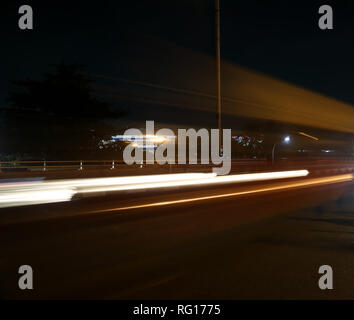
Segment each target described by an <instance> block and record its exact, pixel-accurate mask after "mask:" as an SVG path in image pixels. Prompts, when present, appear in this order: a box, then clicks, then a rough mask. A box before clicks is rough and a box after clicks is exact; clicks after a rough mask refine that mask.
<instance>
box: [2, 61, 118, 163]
mask: <svg viewBox="0 0 354 320" xmlns="http://www.w3.org/2000/svg"><path fill="white" fill-rule="evenodd" d="M80 68H81V67H80V66H78V65H65V64H60V65H56V66H55V72H54V73H46V74H44V75H43V79H42V80H34V79H29V78H28V79H25V80H20V81H15V82H14V84H15V85H16V86H17V87H18V88H19V90H18V91H14V92H10V93H9V102H10V107H9V108H8V109H7V110H6V125H5V127H6V130H5V135H6V136H7V139H8V140H7V141H8V143H7V148H5V149H6V150H7V151H8V152H10V153H14V152H16V153H18V152H22V153H27V154H28V153H30V154H32V157H42V158H47V159H48V158H55V159H63V158H65V159H68V158H71V159H73V160H75V159H80V158H84V157H86V158H87V157H91V158H94V157H95V156H97V154H98V152H99V148H98V143H99V141H100V140H102V139H105V138H108V137H110V136H111V135H112V134H114V133H115V128H113V127H112V126H110V125H108V124H106V123H105V122H104V120H105V119H108V118H109V119H112V118H117V117H120V116H122V114H123V112H122V111H118V112H117V111H112V110H111V108H110V105H109V104H108V103H106V102H102V101H99V100H97V98H95V97H94V94H93V89H92V86H91V83H90V80H89V79H88V78H87V77H86V76H85V75H84V74H83V73H81V72H80ZM3 129H4V128H3ZM3 131H4V130H3Z"/></svg>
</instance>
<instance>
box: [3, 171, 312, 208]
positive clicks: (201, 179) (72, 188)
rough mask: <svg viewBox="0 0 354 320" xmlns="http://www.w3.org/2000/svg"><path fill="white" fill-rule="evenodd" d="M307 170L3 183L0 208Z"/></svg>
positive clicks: (302, 173)
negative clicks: (99, 193) (79, 196)
mask: <svg viewBox="0 0 354 320" xmlns="http://www.w3.org/2000/svg"><path fill="white" fill-rule="evenodd" d="M308 173H309V172H308V171H307V170H293V171H280V172H264V173H251V174H240V175H230V176H216V175H215V174H214V173H182V174H166V175H150V176H135V177H114V178H94V179H68V180H59V181H36V182H22V183H3V184H1V185H0V190H1V193H2V194H1V195H0V207H13V206H21V205H30V204H41V203H50V202H62V201H70V200H71V199H72V197H73V195H74V194H90V193H91V194H92V193H93V192H95V193H97V192H106V191H123V190H140V189H152V188H168V187H178V186H190V185H201V184H215V183H231V182H251V181H261V180H262V181H263V180H272V179H284V178H295V177H302V176H306V175H308Z"/></svg>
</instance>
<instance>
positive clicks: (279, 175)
mask: <svg viewBox="0 0 354 320" xmlns="http://www.w3.org/2000/svg"><path fill="white" fill-rule="evenodd" d="M308 174H309V172H308V171H307V170H293V171H279V172H263V173H248V174H236V175H229V176H217V177H215V176H214V177H210V176H207V175H206V176H202V177H198V178H195V179H189V180H186V181H165V182H157V183H144V184H135V185H134V184H132V185H124V186H106V187H98V188H91V189H90V188H86V189H85V188H84V189H80V190H79V191H78V192H79V193H89V192H106V191H123V190H139V189H151V188H168V187H179V186H191V185H201V184H215V183H228V182H251V181H262V180H274V179H285V178H296V177H303V176H307V175H308Z"/></svg>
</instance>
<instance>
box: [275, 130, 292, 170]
mask: <svg viewBox="0 0 354 320" xmlns="http://www.w3.org/2000/svg"><path fill="white" fill-rule="evenodd" d="M290 140H291V139H290V136H285V137H284V138H283V141H282V142H280V143H286V144H288V143H290ZM278 144H279V143H274V145H273V149H272V164H274V160H275V146H277V145H278Z"/></svg>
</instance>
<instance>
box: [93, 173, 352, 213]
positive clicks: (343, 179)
mask: <svg viewBox="0 0 354 320" xmlns="http://www.w3.org/2000/svg"><path fill="white" fill-rule="evenodd" d="M351 180H353V175H352V174H344V175H340V176H335V177H327V178H316V179H311V180H307V181H302V182H290V183H287V184H284V185H281V186H273V187H264V188H258V189H257V188H255V189H252V190H248V191H240V192H232V193H224V194H217V195H211V196H204V197H195V198H187V199H179V200H172V201H161V202H153V203H147V204H141V205H134V206H126V207H120V208H112V209H105V210H97V211H94V212H92V213H100V212H111V211H123V210H133V209H142V208H149V207H159V206H168V205H174V204H183V203H188V202H196V201H205V200H212V199H219V198H229V197H236V196H241V195H247V194H255V193H262V192H269V191H280V190H284V189H291V188H298V187H309V186H316V185H323V184H330V183H339V182H346V181H351Z"/></svg>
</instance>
